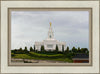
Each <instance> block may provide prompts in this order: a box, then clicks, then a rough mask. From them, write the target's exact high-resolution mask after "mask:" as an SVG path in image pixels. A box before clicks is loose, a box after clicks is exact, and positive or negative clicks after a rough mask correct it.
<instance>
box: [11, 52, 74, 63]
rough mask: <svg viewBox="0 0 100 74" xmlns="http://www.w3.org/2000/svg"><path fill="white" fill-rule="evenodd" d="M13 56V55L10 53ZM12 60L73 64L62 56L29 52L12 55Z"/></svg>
mask: <svg viewBox="0 0 100 74" xmlns="http://www.w3.org/2000/svg"><path fill="white" fill-rule="evenodd" d="M12 54H13V53H12ZM12 58H18V59H34V60H53V61H62V62H69V63H70V62H73V61H72V59H69V58H67V57H64V55H63V54H52V55H51V54H50V55H49V54H40V53H35V52H30V53H29V54H13V56H12Z"/></svg>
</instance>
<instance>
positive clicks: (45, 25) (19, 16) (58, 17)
mask: <svg viewBox="0 0 100 74" xmlns="http://www.w3.org/2000/svg"><path fill="white" fill-rule="evenodd" d="M11 18H12V19H11V26H12V30H11V34H12V49H14V48H20V47H23V48H24V47H25V46H27V47H30V46H33V45H34V42H35V41H42V40H44V39H46V37H47V33H48V29H49V22H52V28H53V30H54V36H55V38H56V39H58V40H60V41H66V43H67V45H68V46H70V48H72V47H73V46H75V47H78V46H79V47H87V48H88V43H89V13H88V11H13V12H12V16H11Z"/></svg>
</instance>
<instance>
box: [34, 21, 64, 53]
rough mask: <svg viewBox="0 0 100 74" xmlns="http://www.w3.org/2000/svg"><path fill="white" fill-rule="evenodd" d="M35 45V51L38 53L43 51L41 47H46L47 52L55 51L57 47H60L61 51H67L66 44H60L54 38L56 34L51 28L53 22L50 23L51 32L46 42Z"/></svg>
mask: <svg viewBox="0 0 100 74" xmlns="http://www.w3.org/2000/svg"><path fill="white" fill-rule="evenodd" d="M34 45H35V49H36V50H38V51H40V50H41V46H44V48H45V50H47V51H48V50H51V51H52V50H55V49H56V45H57V46H58V49H59V51H62V48H64V50H65V49H66V43H65V42H60V41H58V40H56V39H55V38H54V34H53V31H52V27H51V22H50V27H49V31H48V38H47V39H46V40H43V41H42V42H35V44H34Z"/></svg>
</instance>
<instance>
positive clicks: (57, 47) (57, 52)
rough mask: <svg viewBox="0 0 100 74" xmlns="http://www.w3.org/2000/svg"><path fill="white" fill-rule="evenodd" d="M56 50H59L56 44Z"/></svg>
mask: <svg viewBox="0 0 100 74" xmlns="http://www.w3.org/2000/svg"><path fill="white" fill-rule="evenodd" d="M58 50H59V49H58V45H56V50H55V51H56V53H58Z"/></svg>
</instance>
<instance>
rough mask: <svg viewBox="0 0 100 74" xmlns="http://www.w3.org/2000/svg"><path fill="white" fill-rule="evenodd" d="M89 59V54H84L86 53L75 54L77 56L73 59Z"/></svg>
mask: <svg viewBox="0 0 100 74" xmlns="http://www.w3.org/2000/svg"><path fill="white" fill-rule="evenodd" d="M76 58H78V59H88V58H89V55H87V54H84V53H79V54H75V56H74V57H73V59H76Z"/></svg>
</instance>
